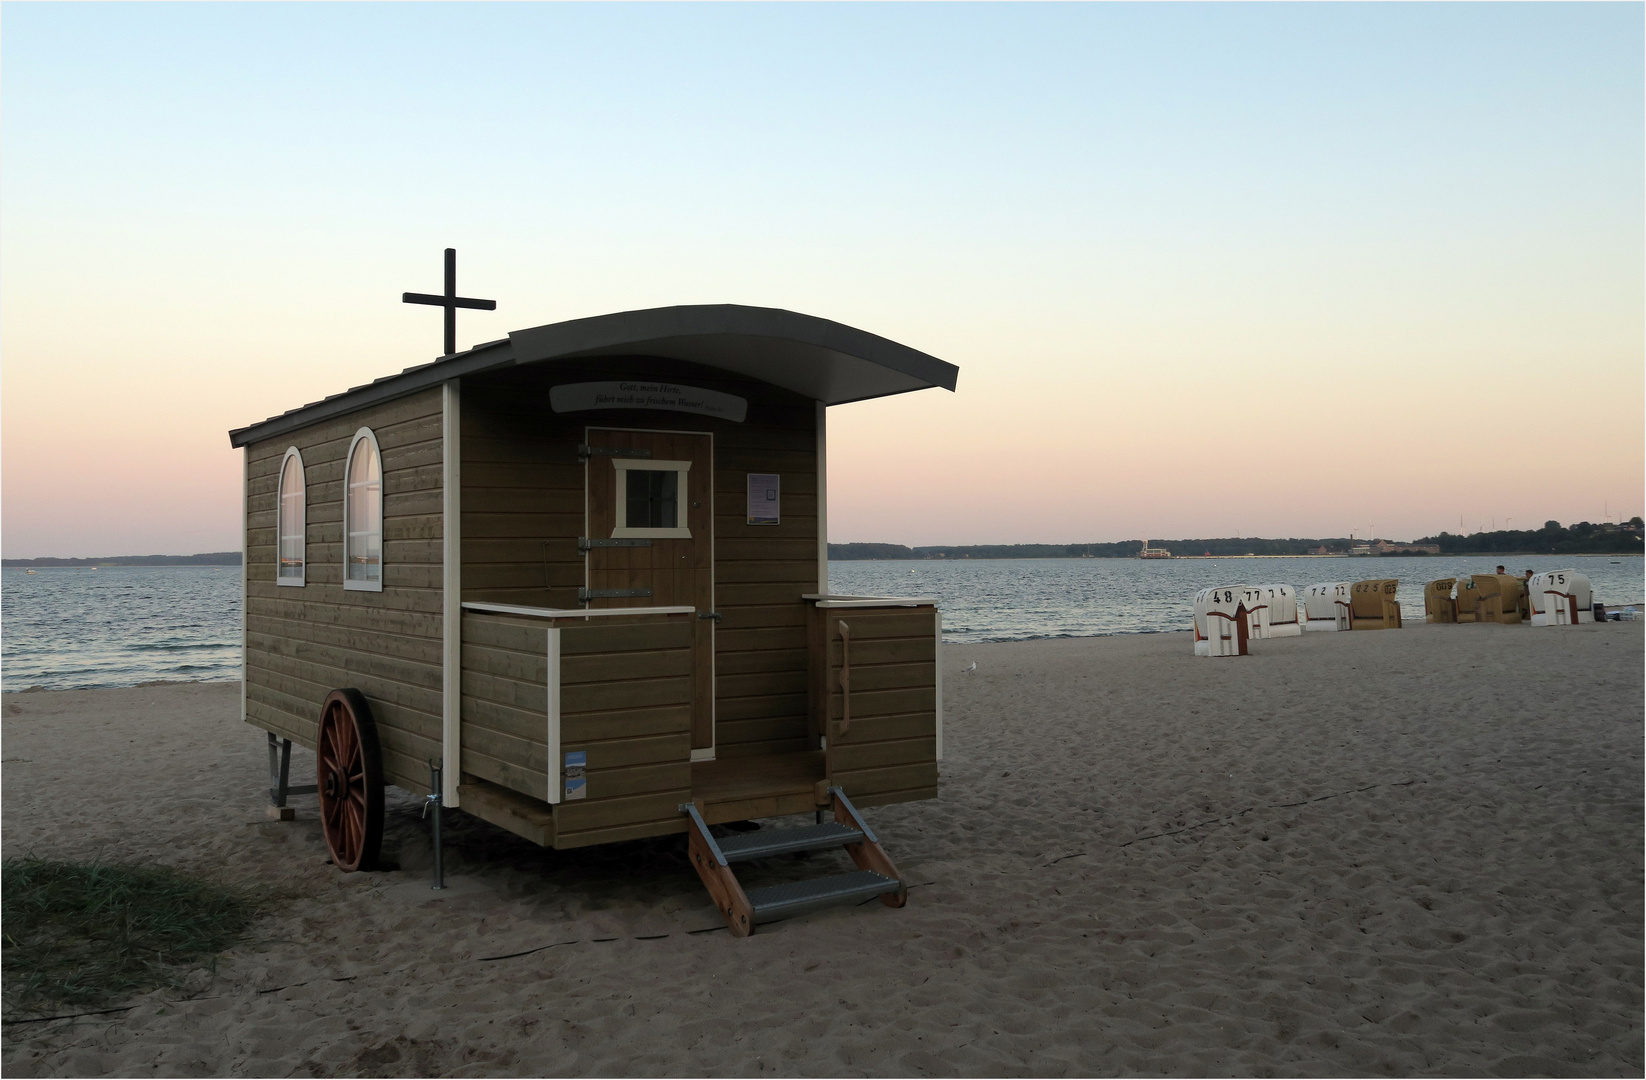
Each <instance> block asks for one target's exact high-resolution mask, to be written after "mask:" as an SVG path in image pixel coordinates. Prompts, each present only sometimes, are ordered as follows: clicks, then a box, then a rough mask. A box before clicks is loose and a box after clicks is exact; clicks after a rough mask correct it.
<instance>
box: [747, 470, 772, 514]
mask: <svg viewBox="0 0 1646 1080" xmlns="http://www.w3.org/2000/svg"><path fill="white" fill-rule="evenodd" d="M778 516H779V515H778V509H777V474H776V473H759V472H752V473H750V474H749V524H750V525H776V524H778Z"/></svg>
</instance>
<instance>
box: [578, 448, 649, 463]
mask: <svg viewBox="0 0 1646 1080" xmlns="http://www.w3.org/2000/svg"><path fill="white" fill-rule="evenodd" d="M651 456H652V452H651V451H650V450H642V449H640V448H639V447H636V446H590V445H588V444H587V443H578V444H577V463H578V464H579V465H581V464H583V462H585V461H587V460H589V459H590V458H592V457H636V458H648V457H651Z"/></svg>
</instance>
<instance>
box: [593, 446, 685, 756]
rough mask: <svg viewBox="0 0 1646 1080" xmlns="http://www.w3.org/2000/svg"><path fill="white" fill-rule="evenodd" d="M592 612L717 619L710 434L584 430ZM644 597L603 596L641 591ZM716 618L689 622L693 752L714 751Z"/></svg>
mask: <svg viewBox="0 0 1646 1080" xmlns="http://www.w3.org/2000/svg"><path fill="white" fill-rule="evenodd" d="M586 438H587V441H588V445H589V449H590V451H591V452H590V454H589V459H588V462H587V463H586V466H585V468H586V473H585V475H586V477H587V479H586V487H585V491H586V493H587V503H586V505H587V508H588V509H587V512H588V537H587V539H588V542H589V550H588V552H587V556H586V557H587V566H588V586H587V587H588V589H589V593H590V599H589V602H588V603H589V606H590V607H595V608H612V607H666V606H669V607H672V606H675V605H689V606H691V607H694V608H696V609H697V611H698V613H699V614H700V615H703V616H708V615H710V614H711V613H712V612H713V611H714V533H713V530H714V444H713V441H712V439H711V437H710V436H708V435H704V434H690V433H681V432H669V431H631V430H623V429H617V428H589V429H588V431H587V434H586ZM648 590H649V594H650V595H620V596H611V595H605V596H603V595H601V594H603V593H607V594H609V593H631V594H633V593H637V592H642V591H648ZM714 625H715V624H714V620H713V619H712V618H699V619H697V620H695V642H694V646H693V650H692V750H693V751H694V756H706V755H702V754H698V753H696V752H698V751H708V750H711V749H712V748H713V746H714Z"/></svg>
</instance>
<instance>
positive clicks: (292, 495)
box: [274, 446, 307, 585]
mask: <svg viewBox="0 0 1646 1080" xmlns="http://www.w3.org/2000/svg"><path fill="white" fill-rule="evenodd" d="M306 486H307V485H306V484H305V483H304V481H303V455H302V454H300V453H298V452H297V447H295V446H293V447H291V448H290V449H289V450H287V451H286V458H285V460H284V461H282V462H281V463H280V569H279V570H278V571H277V572H276V573H275V578H274V580H275V584H277V585H302V584H303V582H304V574H303V537H304V527H305V526H306V525H307V514H306V512H305V511H306V506H305V503H304V489H305V488H306Z"/></svg>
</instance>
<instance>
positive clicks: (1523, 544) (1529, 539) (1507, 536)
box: [1417, 518, 1642, 555]
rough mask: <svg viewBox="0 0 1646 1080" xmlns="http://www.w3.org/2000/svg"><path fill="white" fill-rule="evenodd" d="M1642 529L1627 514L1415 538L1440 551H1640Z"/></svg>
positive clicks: (1506, 553) (1555, 552)
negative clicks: (1618, 520) (1624, 519)
mask: <svg viewBox="0 0 1646 1080" xmlns="http://www.w3.org/2000/svg"><path fill="white" fill-rule="evenodd" d="M1641 531H1642V522H1641V519H1640V518H1630V519H1629V521H1628V523H1627V524H1624V525H1612V524H1610V523H1606V524H1600V525H1596V524H1593V523H1591V522H1588V521H1580V522H1578V523H1577V524H1576V525H1572V526H1569V527H1566V528H1562V527H1561V525H1560V522H1558V521H1545V522H1544V523H1543V528H1541V529H1500V530H1499V531H1497V532H1480V533H1471V534H1470V535H1468V536H1453V535H1452V534H1451V533H1444V532H1443V533H1441V534H1440V535H1439V536H1426V537H1424V538H1423V539H1422V540H1419V541H1417V542H1418V543H1420V544H1439V545H1440V553H1441V554H1442V555H1473V554H1484V553H1487V552H1501V553H1503V554H1505V555H1639V554H1640V553H1641Z"/></svg>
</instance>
